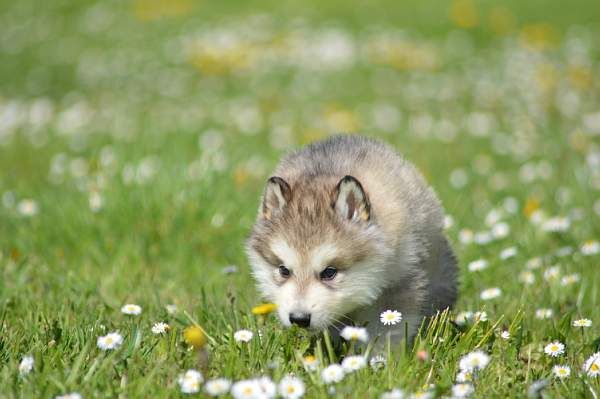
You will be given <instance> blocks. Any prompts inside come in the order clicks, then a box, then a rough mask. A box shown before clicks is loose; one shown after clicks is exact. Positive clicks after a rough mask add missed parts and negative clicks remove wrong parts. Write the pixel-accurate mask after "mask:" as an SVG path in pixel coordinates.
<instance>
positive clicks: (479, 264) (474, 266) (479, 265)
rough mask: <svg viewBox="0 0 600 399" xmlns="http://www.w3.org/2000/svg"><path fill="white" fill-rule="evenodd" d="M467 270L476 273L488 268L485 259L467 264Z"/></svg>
mask: <svg viewBox="0 0 600 399" xmlns="http://www.w3.org/2000/svg"><path fill="white" fill-rule="evenodd" d="M467 267H468V269H469V271H470V272H476V271H479V270H483V269H485V268H487V267H488V261H487V260H485V259H477V260H474V261H472V262H469V264H468V266H467Z"/></svg>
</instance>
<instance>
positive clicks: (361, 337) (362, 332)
mask: <svg viewBox="0 0 600 399" xmlns="http://www.w3.org/2000/svg"><path fill="white" fill-rule="evenodd" d="M340 336H341V337H342V338H344V339H345V340H346V341H361V342H367V341H368V340H369V333H368V332H367V329H366V328H363V327H352V326H346V327H344V329H343V330H342V332H341V333H340Z"/></svg>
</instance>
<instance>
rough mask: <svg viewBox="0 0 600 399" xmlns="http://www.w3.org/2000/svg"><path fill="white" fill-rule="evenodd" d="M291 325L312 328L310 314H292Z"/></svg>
mask: <svg viewBox="0 0 600 399" xmlns="http://www.w3.org/2000/svg"><path fill="white" fill-rule="evenodd" d="M290 323H292V324H296V325H298V326H300V327H308V326H310V313H290Z"/></svg>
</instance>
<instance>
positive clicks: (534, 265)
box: [525, 257, 542, 269]
mask: <svg viewBox="0 0 600 399" xmlns="http://www.w3.org/2000/svg"><path fill="white" fill-rule="evenodd" d="M525 267H527V268H528V269H539V268H540V267H542V258H540V257H535V258H531V259H529V260H528V261H527V263H526V264H525Z"/></svg>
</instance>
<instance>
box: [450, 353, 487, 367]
mask: <svg viewBox="0 0 600 399" xmlns="http://www.w3.org/2000/svg"><path fill="white" fill-rule="evenodd" d="M489 362H490V357H489V355H488V354H487V353H485V352H482V351H473V352H471V353H468V354H466V355H465V356H463V357H462V358H461V359H460V361H459V363H458V367H459V368H460V369H461V370H463V371H470V372H473V371H477V370H483V369H484V368H486V367H487V365H488V363H489Z"/></svg>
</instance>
